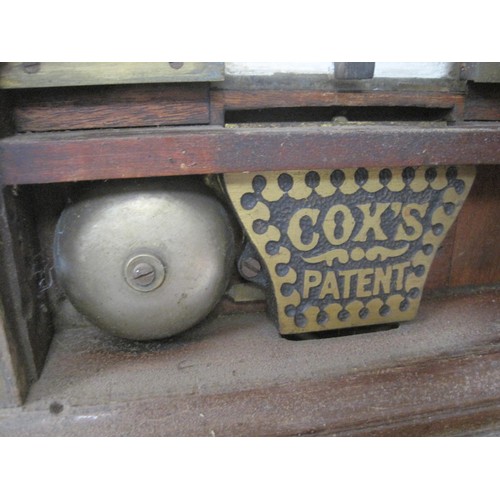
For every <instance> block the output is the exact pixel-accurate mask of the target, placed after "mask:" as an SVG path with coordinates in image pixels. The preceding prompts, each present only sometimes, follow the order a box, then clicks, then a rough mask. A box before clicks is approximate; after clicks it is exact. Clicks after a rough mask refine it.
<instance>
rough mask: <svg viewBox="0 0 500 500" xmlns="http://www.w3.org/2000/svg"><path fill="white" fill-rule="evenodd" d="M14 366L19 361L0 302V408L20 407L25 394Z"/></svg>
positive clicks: (25, 385) (24, 387)
mask: <svg viewBox="0 0 500 500" xmlns="http://www.w3.org/2000/svg"><path fill="white" fill-rule="evenodd" d="M16 366H19V359H18V356H17V353H16V350H15V348H14V342H13V339H12V334H11V333H10V331H9V326H8V325H7V323H6V318H5V312H4V309H3V306H2V303H1V301H0V408H5V407H14V406H19V405H21V404H22V402H23V399H24V396H25V395H26V393H27V384H26V383H23V379H24V377H23V376H22V373H20V372H19V370H16Z"/></svg>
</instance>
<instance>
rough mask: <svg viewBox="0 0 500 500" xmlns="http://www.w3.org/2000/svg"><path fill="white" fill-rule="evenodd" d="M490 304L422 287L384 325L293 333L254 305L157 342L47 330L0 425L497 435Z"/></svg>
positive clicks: (499, 376)
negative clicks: (405, 313)
mask: <svg viewBox="0 0 500 500" xmlns="http://www.w3.org/2000/svg"><path fill="white" fill-rule="evenodd" d="M499 302H500V290H499V289H498V288H497V289H496V290H494V289H489V290H483V291H477V290H476V291H475V292H471V291H469V292H468V293H467V294H461V295H455V296H441V297H439V296H434V297H431V298H429V297H428V298H427V299H425V300H424V301H423V303H422V306H421V309H420V313H419V316H418V319H417V320H416V321H414V322H411V323H407V324H402V325H400V326H399V327H398V328H392V329H388V328H386V329H382V330H379V331H376V332H372V333H363V334H351V335H346V336H342V337H336V336H329V337H328V338H322V339H309V340H301V341H292V340H287V339H284V338H281V337H280V336H279V335H278V333H277V331H276V329H275V327H274V326H273V325H272V324H271V323H270V321H269V320H268V319H267V317H266V315H265V314H263V313H249V314H241V315H234V316H223V317H217V318H212V319H209V320H207V321H205V323H204V324H202V325H200V326H199V327H198V328H196V329H194V330H192V331H190V332H188V333H187V334H185V335H182V336H179V337H177V338H174V339H172V340H170V341H167V342H149V343H133V342H128V341H123V340H119V339H115V338H112V337H109V336H107V335H104V334H102V333H100V332H98V331H96V330H93V329H73V330H65V331H61V332H59V333H57V334H56V336H55V338H54V340H53V342H52V346H51V350H50V353H49V356H48V359H47V362H46V365H45V369H44V371H43V373H42V376H41V378H40V380H39V381H38V382H36V383H35V384H34V386H33V387H32V390H31V392H30V394H29V397H28V400H27V402H26V404H25V405H24V406H23V407H22V408H17V409H9V410H0V435H4V436H18V435H28V436H41V435H43V436H115V435H119V436H150V435H153V436H193V435H194V436H211V435H212V436H222V435H226V436H227V435H229V436H236V435H250V436H261V435H500V308H499Z"/></svg>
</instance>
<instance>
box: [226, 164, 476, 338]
mask: <svg viewBox="0 0 500 500" xmlns="http://www.w3.org/2000/svg"><path fill="white" fill-rule="evenodd" d="M474 176H475V167H473V166H459V167H458V166H457V167H455V166H450V167H445V166H439V167H424V166H422V167H417V168H412V167H406V168H405V167H400V168H390V169H389V168H373V169H369V170H367V169H364V168H358V169H356V168H351V169H345V170H333V171H331V170H317V171H290V172H260V173H241V174H240V173H238V174H226V175H225V176H224V179H225V184H226V189H227V192H228V195H229V197H230V199H231V202H232V203H233V206H234V208H235V210H236V212H237V214H238V217H239V219H240V221H241V224H242V225H243V227H244V229H245V231H246V234H247V236H248V238H249V240H250V242H251V243H252V245H253V246H254V247H255V249H256V251H257V252H258V254H259V255H260V258H261V260H262V262H263V263H264V264H265V268H266V270H267V273H268V275H269V278H270V282H271V283H272V288H273V297H272V298H271V299H270V300H269V304H268V306H269V309H270V310H271V312H272V314H273V315H274V316H275V318H276V319H277V323H278V327H279V330H280V332H281V333H282V334H292V333H305V332H313V331H321V330H331V329H339V328H347V327H353V326H366V325H373V324H380V323H392V322H400V321H407V320H411V319H413V318H414V317H415V315H416V313H417V310H418V307H419V304H420V299H421V297H422V290H423V287H424V284H425V280H426V278H427V273H428V271H429V268H430V266H431V263H432V261H433V259H434V256H435V254H436V251H437V249H438V248H439V246H440V244H441V242H442V241H443V239H444V237H445V235H446V233H447V231H448V229H449V228H450V226H451V225H452V223H453V221H454V220H455V218H456V216H457V214H458V212H459V211H460V208H461V206H462V204H463V202H464V200H465V199H466V197H467V194H468V192H469V190H470V187H471V185H472V182H473V180H474Z"/></svg>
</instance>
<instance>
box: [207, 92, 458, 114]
mask: <svg viewBox="0 0 500 500" xmlns="http://www.w3.org/2000/svg"><path fill="white" fill-rule="evenodd" d="M214 93H215V92H214ZM223 94H224V98H223V100H224V105H225V108H226V109H227V110H235V109H260V108H281V107H303V106H390V107H393V106H403V107H410V106H415V107H423V108H453V107H454V106H456V105H459V104H461V103H463V101H464V96H463V95H460V94H450V93H446V92H404V91H402V92H383V91H372V92H327V91H320V90H225V91H223Z"/></svg>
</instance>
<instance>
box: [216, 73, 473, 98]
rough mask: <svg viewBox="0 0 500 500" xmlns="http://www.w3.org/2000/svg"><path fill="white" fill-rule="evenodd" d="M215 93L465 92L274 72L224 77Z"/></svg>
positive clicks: (459, 87)
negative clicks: (279, 91)
mask: <svg viewBox="0 0 500 500" xmlns="http://www.w3.org/2000/svg"><path fill="white" fill-rule="evenodd" d="M212 86H213V88H214V89H217V90H238V91H240V90H241V91H243V90H257V91H261V90H304V91H305V90H309V91H310V90H322V91H335V92H374V91H386V92H402V91H408V92H443V93H465V91H466V82H464V81H460V80H459V79H458V78H452V77H451V78H389V77H374V78H372V79H370V80H349V81H343V80H336V79H335V78H334V75H333V74H326V73H316V74H315V73H311V74H305V73H304V74H297V73H275V74H273V75H233V74H226V75H225V78H224V80H223V81H219V82H214V83H213V84H212Z"/></svg>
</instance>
